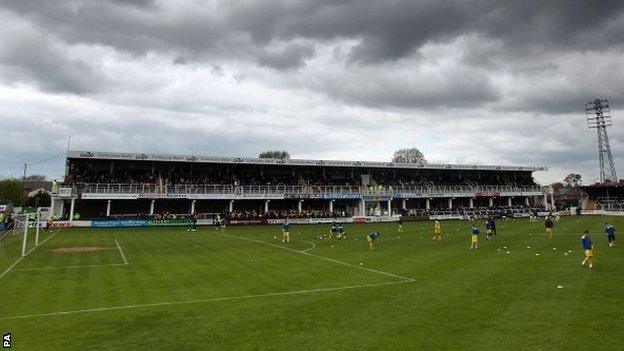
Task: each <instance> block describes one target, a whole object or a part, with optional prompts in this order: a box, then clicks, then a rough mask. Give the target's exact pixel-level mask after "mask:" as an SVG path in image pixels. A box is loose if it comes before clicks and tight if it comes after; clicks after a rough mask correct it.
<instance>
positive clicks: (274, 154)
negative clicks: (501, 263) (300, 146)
mask: <svg viewBox="0 0 624 351" xmlns="http://www.w3.org/2000/svg"><path fill="white" fill-rule="evenodd" d="M258 158H277V159H280V160H288V159H290V154H289V153H288V151H285V150H283V151H277V150H276V151H262V152H261V153H260V155H258Z"/></svg>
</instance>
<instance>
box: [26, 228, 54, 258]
mask: <svg viewBox="0 0 624 351" xmlns="http://www.w3.org/2000/svg"><path fill="white" fill-rule="evenodd" d="M59 231H60V229H57V230H56V231H55V232H54V233H52V235H50V236H49V237H47V238H45V240H43V241H42V242H40V243H39V246H41V245H43V244H44V243H45V242H46V241H48V240H50V239H52V237H53V236H55V235H56V233H58V232H59ZM39 246H35V247H33V248H32V249H30V250H29V251H28V252H27V253H26V255H24V256H28V254H29V253H31V252H32V251H33V250H34V249H36V248H38V247H39Z"/></svg>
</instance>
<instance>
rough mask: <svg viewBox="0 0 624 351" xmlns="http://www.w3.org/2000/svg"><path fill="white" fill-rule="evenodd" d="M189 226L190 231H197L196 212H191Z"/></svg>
mask: <svg viewBox="0 0 624 351" xmlns="http://www.w3.org/2000/svg"><path fill="white" fill-rule="evenodd" d="M189 220H190V223H189V226H190V228H189V229H188V230H187V231H188V232H196V231H197V216H195V214H194V213H191V215H190V216H189Z"/></svg>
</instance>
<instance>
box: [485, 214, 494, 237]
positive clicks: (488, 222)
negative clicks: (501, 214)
mask: <svg viewBox="0 0 624 351" xmlns="http://www.w3.org/2000/svg"><path fill="white" fill-rule="evenodd" d="M485 232H486V233H487V236H486V237H485V238H486V239H487V240H492V233H493V231H492V221H491V220H490V219H489V218H488V219H486V220H485Z"/></svg>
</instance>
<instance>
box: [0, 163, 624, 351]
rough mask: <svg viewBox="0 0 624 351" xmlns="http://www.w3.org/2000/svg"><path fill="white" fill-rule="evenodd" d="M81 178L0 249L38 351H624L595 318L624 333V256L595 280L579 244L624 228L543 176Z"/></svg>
mask: <svg viewBox="0 0 624 351" xmlns="http://www.w3.org/2000/svg"><path fill="white" fill-rule="evenodd" d="M65 169H66V174H65V175H64V177H63V178H64V182H63V183H62V184H55V185H54V188H53V189H52V200H51V205H50V207H49V208H41V209H40V211H39V212H37V213H36V214H35V217H33V215H19V214H17V215H15V219H14V223H13V228H12V229H11V230H9V231H7V232H6V234H5V235H3V240H2V246H0V253H1V256H0V264H2V273H1V276H0V279H2V282H3V284H2V286H3V288H2V292H3V293H2V294H3V300H4V301H10V303H9V304H4V305H3V308H2V312H3V313H2V316H0V321H2V325H3V326H5V325H7V326H10V327H11V332H12V335H19V336H20V339H19V341H20V345H21V347H23V348H24V349H90V348H92V347H93V346H94V345H95V346H96V348H104V349H125V348H134V347H137V348H142V349H161V348H172V349H206V348H210V349H211V348H214V349H328V348H329V349H377V348H379V349H385V348H390V349H421V348H425V349H428V348H439V349H523V348H524V347H528V348H531V349H586V348H587V349H589V348H594V347H597V346H600V348H601V349H617V348H618V345H616V344H615V340H614V339H610V338H602V337H598V336H597V337H596V338H587V337H586V336H585V335H584V334H582V333H581V332H580V331H582V330H584V329H585V328H586V327H587V321H586V320H585V319H584V318H579V316H591V315H595V314H599V315H601V318H600V319H601V320H602V322H598V323H601V327H602V328H605V329H608V328H619V327H617V326H616V327H613V326H612V323H613V321H614V320H618V319H619V311H618V309H613V308H612V306H614V305H618V304H619V303H620V302H621V301H620V300H621V297H619V294H618V293H617V291H618V289H619V286H621V284H620V283H622V278H621V275H620V274H619V273H620V271H621V269H622V268H624V260H623V259H622V258H621V255H619V252H618V251H615V250H609V249H608V247H609V245H608V243H607V241H606V240H602V238H601V237H598V238H596V240H595V245H596V251H597V252H599V257H600V259H599V260H597V262H596V265H597V267H599V271H597V272H598V273H594V272H593V271H590V270H586V271H580V272H579V264H578V263H579V262H580V257H582V256H583V251H582V249H581V248H580V246H579V236H580V234H579V228H587V229H588V230H590V231H591V232H592V233H601V232H602V230H603V227H604V223H605V221H607V222H609V223H610V224H611V225H613V226H615V227H618V226H622V225H624V217H617V216H609V217H605V216H604V215H605V214H609V212H606V211H605V212H602V213H598V212H596V211H599V210H584V211H583V212H582V213H584V214H586V215H580V216H578V215H576V214H577V213H576V212H570V211H569V210H568V211H557V210H556V209H555V208H554V207H553V203H552V199H553V192H552V189H550V188H547V187H542V186H539V185H537V184H536V183H535V182H534V181H533V173H534V172H540V171H545V170H546V169H547V168H545V167H526V166H497V165H461V164H427V165H416V164H394V163H382V162H357V161H329V160H296V159H293V160H279V159H259V158H226V157H210V156H199V155H162V154H131V153H110V152H97V151H69V152H68V153H67V155H66V167H65ZM586 202H590V201H589V200H588V201H586ZM592 203H594V205H595V201H594V202H592ZM555 211H556V212H555ZM612 213H613V214H620V213H621V212H618V211H614V212H612ZM555 214H556V217H555ZM551 216H552V218H553V219H552V220H553V221H554V235H551V236H550V237H549V236H548V235H547V228H546V226H545V218H546V221H548V220H549V219H548V218H551ZM285 223H287V224H285ZM490 223H495V227H494V233H493V234H492V235H491V234H490V232H491V224H490ZM473 225H474V226H475V227H476V228H479V230H480V231H482V235H480V236H481V238H479V239H478V246H477V247H476V248H475V249H474V250H469V242H470V241H471V237H472V236H473V235H474V229H473ZM337 228H339V229H337ZM286 232H288V236H286V234H285V233H286ZM371 232H376V233H379V235H378V237H377V238H375V239H374V240H373V239H370V233H371ZM486 232H487V238H486V237H485V234H486ZM490 236H491V237H492V238H490ZM603 262H608V264H606V263H604V264H603ZM596 291H601V292H602V294H607V295H609V296H610V298H609V303H606V304H605V303H604V301H603V299H601V298H596V299H583V296H586V295H590V296H591V295H592V294H595V292H596ZM579 299H583V301H584V303H582V304H578V300H579ZM570 306H574V308H570ZM373 320H374V321H375V323H374V325H369V326H367V325H366V323H364V324H362V321H373ZM369 327H371V328H372V329H370V328H369ZM77 330H83V331H82V332H80V333H77V332H76V331H77ZM475 336H478V337H476V338H475ZM503 336H504V337H503ZM14 339H16V338H14ZM16 340H17V339H16ZM466 345H469V346H466ZM518 345H523V346H522V347H519V346H518Z"/></svg>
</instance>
